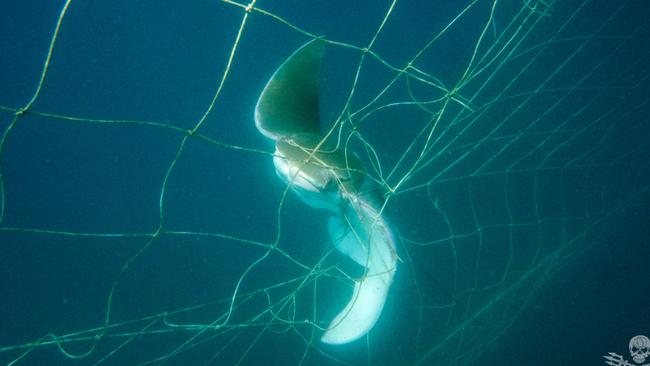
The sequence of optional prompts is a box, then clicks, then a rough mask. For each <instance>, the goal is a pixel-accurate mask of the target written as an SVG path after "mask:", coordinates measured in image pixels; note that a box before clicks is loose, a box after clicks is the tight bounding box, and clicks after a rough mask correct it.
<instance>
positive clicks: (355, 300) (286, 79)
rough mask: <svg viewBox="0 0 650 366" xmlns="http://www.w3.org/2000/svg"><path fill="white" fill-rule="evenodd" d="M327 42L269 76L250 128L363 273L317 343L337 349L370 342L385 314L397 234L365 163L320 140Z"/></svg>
mask: <svg viewBox="0 0 650 366" xmlns="http://www.w3.org/2000/svg"><path fill="white" fill-rule="evenodd" d="M324 51H325V41H323V40H321V39H314V40H311V41H309V42H307V43H306V44H304V45H303V46H302V47H300V48H298V49H297V50H296V51H295V52H294V53H293V54H292V55H290V56H289V57H288V58H287V59H286V60H285V61H284V62H283V63H282V64H281V65H280V66H279V67H278V68H277V70H276V71H275V72H274V73H273V75H272V76H271V78H270V79H269V80H268V82H267V83H266V86H265V87H264V89H263V91H262V93H261V94H260V96H259V99H258V101H257V104H256V106H255V125H256V127H257V129H258V130H259V132H260V133H261V134H262V135H264V136H266V137H267V138H269V139H271V140H272V141H273V142H274V144H275V151H274V154H273V164H274V166H275V170H276V173H277V175H278V177H280V179H282V180H283V181H284V182H285V183H286V184H288V185H289V187H290V189H291V191H293V192H294V193H295V194H296V195H297V196H298V197H299V199H300V200H301V201H302V202H304V203H305V204H306V205H307V206H309V207H311V208H313V209H318V210H325V211H326V212H327V213H328V214H329V216H328V222H327V229H328V230H327V231H328V234H329V236H330V238H329V239H330V241H331V243H332V245H334V247H335V248H336V249H337V250H338V252H340V253H341V254H342V255H345V256H347V257H348V258H350V259H351V260H352V261H354V262H355V263H356V264H357V265H359V266H361V268H363V276H361V278H356V279H353V281H354V290H353V291H352V295H351V297H350V299H349V301H348V302H347V304H346V305H345V306H344V307H343V309H341V310H340V311H339V313H338V314H337V315H336V316H335V317H334V318H333V319H332V320H331V321H330V322H329V325H328V326H327V328H326V329H325V331H324V333H323V335H322V336H321V341H322V342H323V343H326V344H332V345H342V344H347V343H350V342H353V341H355V340H358V339H360V338H362V337H364V336H365V335H367V334H368V333H369V332H370V330H371V329H372V328H373V327H374V326H375V324H376V323H377V321H378V319H379V318H380V315H381V313H382V311H383V308H384V305H385V303H386V298H387V296H388V292H389V289H390V287H391V284H392V283H393V278H394V276H395V272H396V269H397V259H398V256H397V253H396V248H395V235H394V234H393V231H392V230H391V227H390V226H389V224H388V222H387V221H386V220H385V218H384V217H383V216H382V209H381V207H382V205H383V201H382V198H377V195H372V194H369V193H368V192H373V191H375V192H376V191H377V187H376V185H377V184H376V183H375V181H374V180H373V179H371V178H370V175H369V174H368V172H367V171H366V170H365V167H364V163H363V161H362V160H361V159H360V158H359V157H357V155H355V154H353V153H346V152H345V151H343V150H342V149H341V148H340V147H338V146H336V145H335V144H329V143H327V141H325V140H326V139H325V138H324V136H322V135H321V118H320V109H319V94H320V93H319V80H320V68H321V62H322V59H323V54H324Z"/></svg>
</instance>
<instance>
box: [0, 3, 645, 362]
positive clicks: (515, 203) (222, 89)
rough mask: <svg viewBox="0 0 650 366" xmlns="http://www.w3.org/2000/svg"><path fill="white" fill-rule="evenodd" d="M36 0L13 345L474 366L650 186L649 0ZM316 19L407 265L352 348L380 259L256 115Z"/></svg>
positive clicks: (21, 349) (10, 44)
mask: <svg viewBox="0 0 650 366" xmlns="http://www.w3.org/2000/svg"><path fill="white" fill-rule="evenodd" d="M449 3H452V4H449ZM29 6H30V5H29V3H26V2H19V1H15V2H9V4H7V5H3V8H5V7H7V8H8V9H9V10H8V11H10V15H7V16H15V17H16V18H17V19H18V18H19V19H22V20H23V21H22V22H18V21H16V23H15V24H13V25H12V27H13V30H12V31H9V30H7V31H6V33H7V35H9V37H6V39H4V40H2V41H0V42H1V44H2V47H3V49H4V50H5V52H3V53H4V55H5V57H6V61H4V62H5V64H6V67H5V70H4V71H3V72H2V75H3V76H2V77H3V78H5V80H7V82H6V83H5V85H4V86H2V87H0V104H2V106H0V116H1V118H0V129H1V133H2V139H1V140H0V241H1V242H2V244H1V245H2V246H3V247H5V248H6V252H7V254H6V255H7V259H6V263H13V264H11V265H9V264H8V265H7V266H5V268H4V269H3V272H2V273H4V275H3V276H4V277H5V278H6V280H5V281H6V282H7V283H11V284H12V285H11V286H9V285H7V286H5V288H12V289H13V291H11V292H7V293H5V294H3V297H4V298H5V299H3V303H4V304H5V305H4V306H5V307H9V308H11V309H13V310H12V312H9V313H7V319H10V318H11V319H14V320H7V321H5V320H3V322H5V323H6V324H5V325H4V326H5V328H4V331H5V333H6V336H4V337H3V338H2V340H3V342H2V344H1V345H0V360H2V362H3V363H8V364H10V365H31V364H43V363H42V362H45V361H43V360H50V362H55V361H54V360H56V362H60V363H65V364H68V363H69V364H85V365H109V364H111V365H112V364H116V365H117V364H120V365H123V364H131V365H162V364H165V365H167V364H169V365H171V364H174V365H175V364H184V365H187V364H193V365H234V364H259V363H260V362H270V363H273V362H272V361H270V360H279V359H281V360H282V361H278V362H280V363H281V364H404V365H405V364H444V365H461V364H471V363H473V362H476V361H477V360H478V359H479V358H480V356H481V355H482V354H483V353H484V352H485V351H486V350H488V349H489V348H490V347H492V346H493V345H494V344H495V343H496V342H498V341H499V339H500V336H502V335H503V334H504V333H505V332H507V331H508V329H509V328H510V326H511V325H513V324H515V323H516V322H517V321H518V320H519V319H520V315H521V314H522V312H523V311H524V310H525V309H526V308H527V307H528V306H529V305H531V303H532V302H534V300H535V295H536V294H537V290H539V289H540V288H541V286H543V285H546V284H548V283H549V282H551V281H550V280H552V279H553V276H554V275H555V274H557V273H558V272H559V271H561V270H562V269H563V268H565V267H566V266H567V265H569V264H570V263H571V262H572V261H573V260H574V259H575V258H576V257H577V256H578V255H580V254H582V253H585V252H588V251H589V250H590V249H591V248H593V247H594V246H596V245H601V244H603V243H604V242H605V238H606V237H608V235H610V234H608V233H609V231H608V229H609V228H610V226H609V225H610V222H611V221H612V219H613V218H620V217H624V215H625V214H626V213H629V212H631V211H633V209H634V207H635V205H637V204H638V203H639V202H643V201H644V200H647V195H648V192H647V190H648V185H649V183H648V181H647V180H646V179H644V178H643V177H644V174H647V167H646V166H645V165H644V164H643V160H644V159H645V158H646V157H647V153H648V137H649V135H648V134H647V128H646V126H645V121H646V120H647V114H648V110H649V107H650V106H649V102H650V98H649V97H648V77H649V76H650V63H649V62H648V58H649V56H650V55H649V52H648V50H650V44H649V43H650V42H649V40H650V39H649V37H648V31H649V28H648V24H647V23H648V18H647V17H643V16H642V15H641V14H643V8H642V6H641V5H639V4H637V3H635V2H630V3H626V2H599V1H583V2H578V1H557V2H556V1H548V0H547V1H543V0H539V1H534V0H524V1H506V2H501V1H496V0H495V1H464V2H444V1H441V2H437V1H430V2H428V1H422V2H412V1H405V0H402V1H392V2H391V1H380V2H358V3H357V2H354V3H349V2H340V1H333V2H309V1H305V2H284V1H269V0H259V1H253V2H252V3H250V4H245V3H238V2H235V1H229V0H224V1H210V2H200V3H199V2H197V3H193V2H187V3H180V2H178V3H173V2H170V3H166V2H165V3H161V2H156V1H152V2H146V1H143V2H122V1H113V2H109V3H102V2H97V3H96V4H95V3H93V2H81V1H79V2H77V1H70V0H69V1H67V2H65V4H48V5H47V6H45V7H44V5H32V6H33V9H31V8H29ZM25 14H31V15H28V16H26V15H25ZM3 27H6V28H7V29H9V26H3ZM3 29H4V28H3ZM318 37H321V38H322V39H323V40H324V41H325V42H326V43H327V47H326V55H325V59H324V61H323V70H322V74H323V75H322V85H321V87H322V96H321V117H322V119H323V121H324V123H325V124H326V131H324V132H329V135H328V136H329V137H328V139H330V141H333V142H336V144H337V146H339V148H341V149H343V150H344V151H346V153H348V154H355V155H357V156H358V157H359V158H360V159H361V160H363V161H364V163H365V164H366V166H367V168H368V171H369V174H370V175H371V177H372V178H373V179H374V180H375V181H376V182H377V183H378V184H379V186H381V187H382V189H381V192H380V194H382V195H383V196H384V197H385V200H386V205H385V208H384V211H383V212H384V215H385V217H386V219H387V220H388V221H390V223H391V225H392V227H393V228H394V229H395V231H396V235H397V237H398V249H397V250H398V254H399V257H400V263H399V268H398V275H397V276H396V278H395V283H394V285H393V288H392V289H391V293H390V294H389V300H388V303H387V305H386V308H385V310H384V313H383V314H382V318H381V319H380V321H379V323H378V324H377V325H376V327H375V329H374V330H373V331H372V332H371V333H370V335H369V336H368V337H367V338H365V339H364V340H363V341H360V342H356V343H355V344H353V345H349V346H345V348H340V347H339V348H337V347H331V346H325V345H323V344H322V343H321V342H320V341H319V338H320V335H321V334H322V333H323V331H324V328H325V327H326V326H327V324H328V322H329V320H331V318H332V316H333V315H335V314H336V310H337V309H340V308H341V306H342V304H344V303H345V302H346V300H347V299H348V298H349V292H350V291H351V289H352V287H351V284H352V282H351V279H352V278H354V277H355V276H359V275H360V273H359V271H358V269H357V268H355V267H354V266H353V265H351V263H349V260H347V259H345V258H344V257H342V256H340V255H339V254H338V253H336V252H335V250H334V249H333V247H332V246H331V245H330V243H328V239H327V235H326V227H325V226H326V225H325V224H324V216H322V215H321V214H320V213H318V212H309V213H307V210H305V208H304V207H302V205H301V204H300V202H298V200H297V199H296V198H295V197H294V196H293V195H292V194H291V192H290V190H289V189H288V188H289V187H287V185H286V184H283V183H282V182H281V181H280V180H278V179H276V177H275V176H274V174H275V173H274V172H273V167H272V163H271V160H272V157H273V148H272V146H270V145H269V144H268V142H267V141H265V139H264V138H263V137H261V136H260V135H259V134H258V132H257V131H256V130H255V126H254V122H253V110H254V105H255V101H256V100H257V97H258V95H259V93H260V91H261V89H262V88H263V86H264V83H265V82H266V80H268V78H269V77H270V75H271V74H272V73H273V71H274V70H275V69H276V67H277V66H278V65H279V64H280V63H281V62H282V61H283V60H284V59H285V58H286V57H287V56H288V55H289V54H291V52H292V51H293V50H294V49H296V48H297V47H299V46H300V45H301V44H303V43H304V42H306V41H308V40H310V39H313V38H318ZM27 46H31V48H28V47H27ZM34 50H37V51H34ZM646 176H647V175H646ZM612 177H616V178H617V179H612ZM623 221H624V220H623ZM617 222H620V220H619V221H617ZM54 256H55V257H56V258H57V259H56V260H52V259H51V258H53V257H54ZM25 263H29V266H31V267H32V268H38V271H37V272H38V274H37V275H34V274H33V273H32V274H31V277H28V276H27V275H25V272H33V270H29V271H27V270H25V269H24V268H25V267H29V266H26V265H25ZM27 303H29V304H30V306H29V308H30V310H29V314H24V313H21V312H20V310H19V308H20V304H27ZM34 303H37V305H34ZM7 304H8V305H7ZM17 309H18V310H17ZM33 309H38V310H36V311H35V310H33ZM20 319H23V320H20ZM26 323H28V324H29V326H26V325H25V324H26ZM280 355H281V356H280ZM280 363H278V364H280Z"/></svg>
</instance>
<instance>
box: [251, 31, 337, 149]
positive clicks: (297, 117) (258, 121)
mask: <svg viewBox="0 0 650 366" xmlns="http://www.w3.org/2000/svg"><path fill="white" fill-rule="evenodd" d="M323 50H324V42H323V41H322V40H319V39H316V40H313V41H311V42H309V43H307V44H305V45H304V46H302V47H300V48H299V49H298V50H296V52H294V53H293V54H292V55H291V56H290V57H289V58H288V59H287V60H286V61H284V63H283V64H282V65H281V66H280V67H279V68H278V69H277V70H276V71H275V73H274V74H273V76H272V77H271V79H270V80H269V82H268V83H267V84H266V87H264V91H262V94H261V95H260V98H259V99H258V101H257V106H256V107H255V125H256V126H257V129H258V130H259V131H260V132H261V133H262V134H264V135H265V136H267V137H269V138H272V139H274V140H279V139H281V138H282V137H287V136H291V135H296V134H304V133H309V134H315V135H319V134H320V116H319V113H320V111H319V106H318V80H319V71H320V63H321V59H322V58H323Z"/></svg>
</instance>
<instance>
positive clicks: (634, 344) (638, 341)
mask: <svg viewBox="0 0 650 366" xmlns="http://www.w3.org/2000/svg"><path fill="white" fill-rule="evenodd" d="M630 356H632V359H633V360H634V362H636V363H638V364H641V363H643V361H645V359H646V357H648V356H650V339H648V337H646V336H644V335H638V336H634V337H632V339H630Z"/></svg>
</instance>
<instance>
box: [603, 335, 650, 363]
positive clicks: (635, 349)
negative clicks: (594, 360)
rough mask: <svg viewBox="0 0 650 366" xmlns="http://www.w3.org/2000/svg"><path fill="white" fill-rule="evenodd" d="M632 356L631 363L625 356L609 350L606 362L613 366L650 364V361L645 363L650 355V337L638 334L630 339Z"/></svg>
mask: <svg viewBox="0 0 650 366" xmlns="http://www.w3.org/2000/svg"><path fill="white" fill-rule="evenodd" d="M630 356H632V361H634V362H635V363H631V362H629V361H628V360H626V359H624V358H623V356H621V355H619V354H617V353H614V352H608V353H607V355H605V356H603V357H604V358H605V360H606V361H605V363H606V364H608V365H611V366H637V365H640V366H650V363H645V364H644V362H645V360H646V359H647V358H648V357H649V356H650V339H648V337H646V336H644V335H638V336H634V337H632V339H630Z"/></svg>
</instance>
